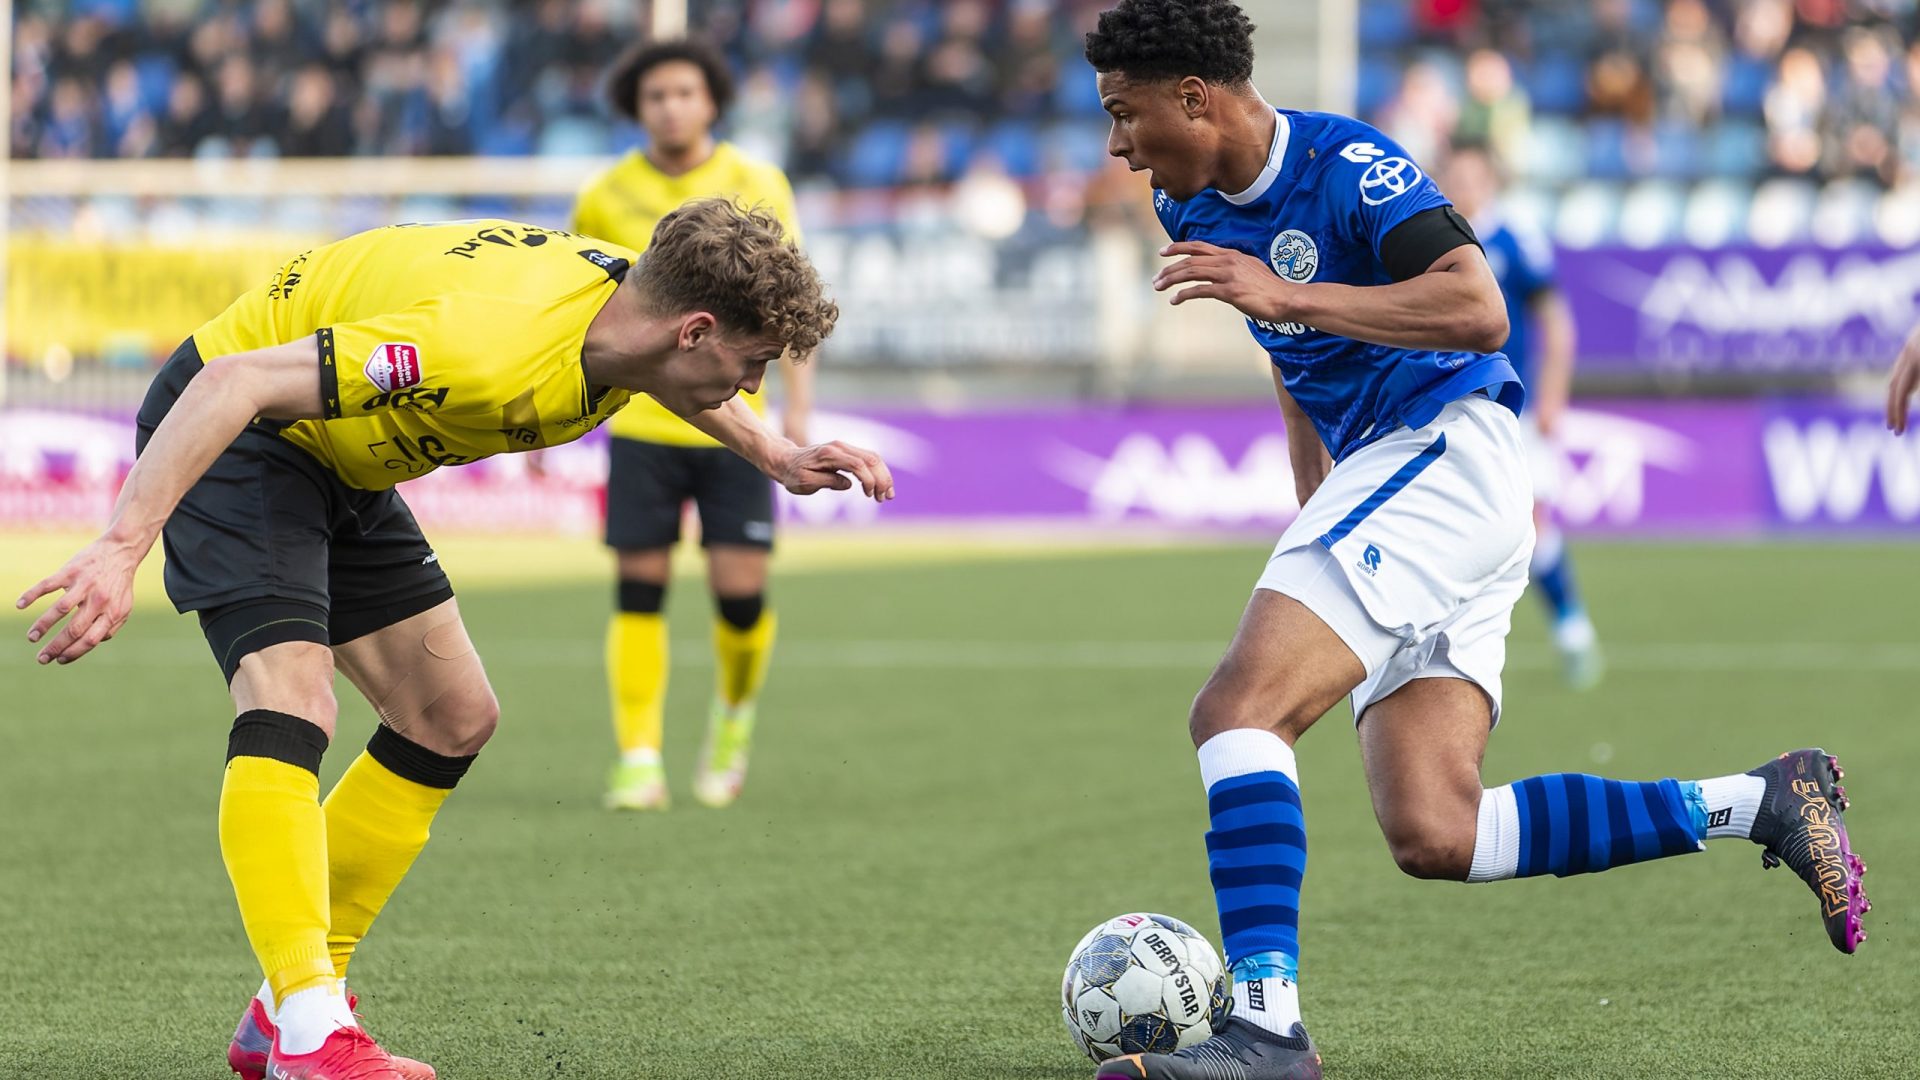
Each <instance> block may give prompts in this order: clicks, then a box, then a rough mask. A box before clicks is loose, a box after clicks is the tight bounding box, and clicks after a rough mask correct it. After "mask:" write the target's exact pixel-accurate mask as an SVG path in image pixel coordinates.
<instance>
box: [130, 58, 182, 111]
mask: <svg viewBox="0 0 1920 1080" xmlns="http://www.w3.org/2000/svg"><path fill="white" fill-rule="evenodd" d="M133 70H134V73H135V74H136V75H137V76H138V77H139V79H140V102H141V104H143V105H145V106H146V107H147V110H148V111H149V112H151V113H153V114H154V115H155V116H163V115H165V114H166V109H167V98H168V97H169V96H170V95H171V94H172V93H173V76H174V68H173V60H172V59H171V58H170V57H167V56H164V55H161V54H158V53H148V54H146V55H144V56H142V57H140V58H139V59H137V60H135V61H134V62H133Z"/></svg>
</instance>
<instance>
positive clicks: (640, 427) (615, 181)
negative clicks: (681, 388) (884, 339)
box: [573, 142, 800, 446]
mask: <svg viewBox="0 0 1920 1080" xmlns="http://www.w3.org/2000/svg"><path fill="white" fill-rule="evenodd" d="M715 195H718V196H724V197H728V198H733V199H737V200H738V201H739V202H741V203H742V204H744V205H746V206H765V207H766V208H767V209H768V210H771V211H772V212H773V215H774V216H775V217H777V218H779V219H780V224H781V226H782V227H783V228H784V229H786V232H787V237H788V238H789V239H790V240H792V241H793V242H794V243H796V244H798V243H799V242H800V223H799V221H798V219H797V216H796V215H795V213H794V208H793V188H792V187H791V186H790V185H789V184H788V183H787V177H786V174H784V173H782V172H781V171H780V170H779V169H777V168H775V167H774V166H772V165H769V164H767V163H766V162H763V161H756V160H754V159H753V158H750V157H748V156H747V155H745V154H743V153H741V152H740V151H739V150H738V149H736V148H735V147H734V146H733V144H732V143H725V142H723V143H717V144H715V146H714V148H713V156H712V157H709V158H708V159H707V160H705V161H703V162H701V163H700V164H698V165H696V166H694V167H693V168H691V169H689V170H687V171H686V172H684V173H681V174H680V175H679V176H668V175H667V174H666V173H663V172H661V171H660V170H659V169H657V168H655V167H654V165H653V163H652V162H650V161H648V160H647V156H646V155H645V154H643V153H641V152H640V151H638V150H635V151H633V152H632V153H629V154H628V155H627V156H626V157H624V158H621V159H620V160H619V161H618V162H617V163H615V164H614V165H613V166H611V167H610V168H608V169H606V170H605V171H603V172H601V173H599V174H598V175H596V176H594V178H593V179H592V180H589V181H588V182H587V185H586V187H584V188H582V189H581V191H580V198H579V200H578V201H577V202H575V203H574V207H573V231H575V232H578V233H585V234H586V235H588V236H597V237H601V238H602V239H606V240H611V241H612V242H614V243H615V244H619V245H622V246H624V247H628V248H631V249H633V250H634V251H645V250H646V249H647V244H648V243H649V242H650V241H651V240H652V239H653V227H654V226H655V225H658V224H659V223H660V219H661V218H663V217H665V216H667V214H669V213H671V212H672V211H674V210H675V209H677V208H678V207H679V206H681V205H682V204H683V203H686V202H687V201H688V200H691V199H699V198H705V197H708V196H715ZM741 396H742V397H743V398H745V399H746V402H747V404H749V405H751V406H753V410H754V411H755V412H758V413H765V412H766V409H767V406H766V402H765V401H763V400H761V395H759V394H743V395H741ZM607 430H608V431H609V432H610V433H612V434H613V435H614V436H616V437H618V438H622V439H638V440H640V441H641V442H650V443H665V444H667V445H669V446H718V445H720V444H719V443H717V442H715V441H714V440H713V439H712V438H711V437H709V436H708V435H707V434H706V433H705V432H702V431H700V430H699V429H697V428H695V427H693V426H692V425H690V424H688V423H687V422H686V421H685V420H682V419H680V418H679V417H678V416H675V415H674V414H673V413H672V412H670V411H669V410H668V409H667V408H666V406H664V405H661V404H660V403H659V402H657V401H655V400H653V399H652V398H650V397H641V398H639V399H636V400H635V401H634V403H633V404H632V405H631V406H630V407H628V408H627V409H626V410H625V411H623V412H622V413H621V414H620V415H619V416H617V417H615V418H614V420H613V423H612V424H610V425H609V426H608V428H607Z"/></svg>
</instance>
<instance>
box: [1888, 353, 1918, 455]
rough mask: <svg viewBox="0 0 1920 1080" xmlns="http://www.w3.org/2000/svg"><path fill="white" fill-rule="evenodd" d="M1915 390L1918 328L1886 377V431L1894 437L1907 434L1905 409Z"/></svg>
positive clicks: (1909, 403)
mask: <svg viewBox="0 0 1920 1080" xmlns="http://www.w3.org/2000/svg"><path fill="white" fill-rule="evenodd" d="M1916 389H1920V328H1915V330H1914V331H1913V334H1912V336H1910V337H1908V338H1907V345H1906V348H1904V349H1901V350H1900V359H1898V360H1895V361H1894V362H1893V372H1892V373H1891V374H1889V375H1888V376H1887V430H1889V431H1891V432H1893V433H1894V434H1895V435H1905V434H1906V433H1907V409H1908V407H1909V406H1910V405H1911V404H1912V401H1913V392H1914V391H1915V390H1916Z"/></svg>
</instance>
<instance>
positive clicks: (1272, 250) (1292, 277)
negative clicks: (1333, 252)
mask: <svg viewBox="0 0 1920 1080" xmlns="http://www.w3.org/2000/svg"><path fill="white" fill-rule="evenodd" d="M1267 261H1268V262H1269V263H1272V264H1273V272H1274V273H1276V274H1279V275H1280V276H1281V277H1283V278H1286V279H1287V280H1288V281H1312V280H1313V275H1314V274H1315V273H1317V272H1319V270H1320V249H1319V248H1318V247H1315V246H1314V243H1313V237H1311V236H1308V235H1307V234H1306V233H1303V232H1301V231H1300V230H1299V229H1288V230H1287V231H1285V232H1283V233H1281V234H1280V235H1278V236H1276V237H1274V238H1273V245H1272V246H1271V247H1269V248H1267Z"/></svg>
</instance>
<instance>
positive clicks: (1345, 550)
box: [1256, 394, 1533, 723]
mask: <svg viewBox="0 0 1920 1080" xmlns="http://www.w3.org/2000/svg"><path fill="white" fill-rule="evenodd" d="M1520 429H1521V421H1520V420H1519V418H1517V417H1515V416H1514V415H1513V412H1512V410H1510V409H1508V408H1507V407H1506V406H1504V405H1501V404H1499V403H1498V402H1496V401H1494V400H1493V399H1491V398H1488V397H1486V396H1484V395H1481V394H1474V395H1471V396H1469V397H1467V398H1465V399H1463V400H1460V401H1455V402H1452V403H1451V404H1449V405H1448V406H1447V407H1446V408H1445V409H1443V410H1442V411H1441V413H1440V415H1439V416H1438V417H1436V418H1435V419H1434V421H1433V423H1431V424H1428V425H1427V426H1425V427H1423V428H1419V429H1418V430H1414V429H1409V428H1402V429H1400V430H1399V431H1395V432H1393V433H1392V434H1390V435H1387V436H1386V437H1385V438H1382V439H1380V440H1379V441H1378V442H1375V443H1372V444H1371V445H1368V446H1365V447H1363V448H1361V449H1359V450H1357V451H1355V452H1354V453H1353V454H1352V455H1351V456H1349V457H1347V458H1346V459H1345V460H1344V461H1341V462H1340V463H1338V464H1336V465H1335V466H1334V467H1333V471H1332V472H1330V473H1328V474H1327V478H1326V480H1325V481H1324V482H1323V483H1322V484H1321V485H1320V489H1319V490H1318V491H1316V492H1314V494H1313V497H1312V498H1311V499H1308V500H1307V505H1306V506H1304V507H1302V508H1301V511H1300V516H1299V517H1298V518H1296V519H1295V520H1294V522H1293V524H1292V525H1290V526H1288V528H1287V531H1286V534H1285V535H1283V536H1282V537H1281V538H1280V543H1279V545H1278V546H1277V547H1276V548H1274V552H1273V557H1272V558H1271V559H1269V560H1268V562H1267V569H1266V572H1265V573H1263V574H1261V575H1260V581H1259V582H1258V584H1257V585H1256V588H1260V589H1271V590H1272V591H1274V592H1278V593H1282V594H1284V595H1287V596H1290V597H1293V598H1294V599H1295V600H1298V601H1300V602H1301V603H1302V604H1304V605H1306V607H1307V609H1308V610H1309V611H1312V612H1313V613H1314V614H1315V615H1318V616H1319V617H1320V619H1321V621H1323V622H1325V623H1326V624H1327V625H1328V626H1329V627H1330V628H1332V630H1333V632H1334V633H1336V634H1338V635H1339V636H1340V640H1342V641H1344V642H1346V644H1347V647H1348V648H1350V649H1352V650H1353V654H1354V655H1355V656H1357V657H1359V658H1360V663H1361V665H1362V666H1364V667H1365V668H1366V672H1367V674H1366V678H1365V679H1363V680H1362V681H1361V683H1360V685H1359V686H1358V687H1356V688H1355V689H1354V691H1353V715H1354V718H1355V722H1356V723H1357V722H1358V721H1359V719H1360V718H1361V717H1362V716H1363V715H1364V714H1365V713H1366V711H1367V707H1368V706H1369V705H1371V704H1373V703H1374V702H1376V701H1379V700H1380V699H1382V698H1384V697H1386V696H1387V695H1389V694H1391V693H1393V692H1394V691H1395V690H1398V689H1400V688H1401V687H1403V686H1405V685H1406V684H1407V683H1409V682H1412V681H1413V680H1415V679H1428V678H1458V679H1466V680H1467V681H1469V682H1472V683H1474V684H1475V685H1477V686H1479V687H1480V689H1481V690H1483V691H1485V692H1486V695H1487V697H1488V699H1489V700H1490V701H1491V702H1492V705H1493V721H1494V722H1495V723H1499V721H1500V672H1501V669H1502V668H1503V667H1505V665H1506V659H1507V629H1508V627H1509V625H1510V623H1511V621H1512V614H1513V605H1514V602H1515V601H1517V600H1518V599H1519V598H1520V595H1521V593H1523V592H1525V591H1526V588H1527V562H1528V560H1529V559H1530V558H1531V557H1532V554H1533V480H1532V477H1531V475H1530V473H1529V468H1528V463H1527V457H1526V449H1525V447H1524V445H1523V443H1522V441H1521V434H1520Z"/></svg>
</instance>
